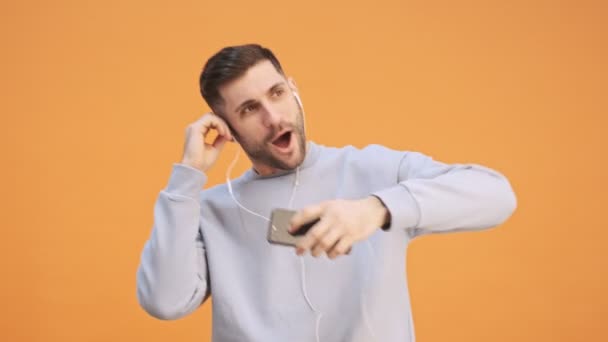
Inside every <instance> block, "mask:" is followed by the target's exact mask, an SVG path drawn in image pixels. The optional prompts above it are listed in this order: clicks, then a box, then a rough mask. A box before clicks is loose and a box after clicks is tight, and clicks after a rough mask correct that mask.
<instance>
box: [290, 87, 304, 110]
mask: <svg viewBox="0 0 608 342" xmlns="http://www.w3.org/2000/svg"><path fill="white" fill-rule="evenodd" d="M292 93H293V96H294V97H295V98H296V101H297V102H298V104H299V105H300V107H304V106H302V100H300V96H299V95H298V93H296V92H295V91H293V92H292Z"/></svg>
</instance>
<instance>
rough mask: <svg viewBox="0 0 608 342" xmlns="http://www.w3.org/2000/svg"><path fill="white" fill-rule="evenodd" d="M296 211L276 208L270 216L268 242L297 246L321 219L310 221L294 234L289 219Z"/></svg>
mask: <svg viewBox="0 0 608 342" xmlns="http://www.w3.org/2000/svg"><path fill="white" fill-rule="evenodd" d="M295 213H296V211H294V210H288V209H280V208H279V209H274V210H273V211H272V214H271V216H270V224H269V227H268V242H270V243H276V244H281V245H288V246H295V245H296V244H297V243H298V241H299V240H300V239H302V238H303V237H304V235H305V234H306V233H307V232H308V231H309V230H310V228H311V227H312V226H314V225H315V224H316V223H317V222H319V219H316V220H314V221H311V222H308V223H306V224H304V225H302V226H301V227H300V229H298V230H297V231H295V232H294V233H293V234H292V233H290V232H289V227H290V226H289V220H291V217H292V216H293V215H294V214H295Z"/></svg>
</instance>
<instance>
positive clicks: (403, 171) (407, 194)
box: [374, 152, 517, 236]
mask: <svg viewBox="0 0 608 342" xmlns="http://www.w3.org/2000/svg"><path fill="white" fill-rule="evenodd" d="M374 195H376V196H377V197H379V198H380V199H381V200H382V202H383V203H384V205H385V206H386V207H387V208H388V210H389V212H390V217H391V222H390V227H389V229H395V228H404V229H408V230H409V231H410V234H411V236H418V235H422V234H428V233H440V232H449V231H461V230H478V229H483V228H489V227H493V226H496V225H498V224H501V223H502V222H504V221H505V220H506V219H507V218H509V216H511V214H512V213H513V211H514V210H515V208H516V206H517V200H516V197H515V194H514V192H513V189H512V188H511V185H510V183H509V181H508V180H507V179H506V178H505V177H504V176H503V175H502V174H500V173H499V172H497V171H495V170H492V169H489V168H487V167H484V166H481V165H477V164H445V163H442V162H438V161H435V160H433V159H432V158H431V157H429V156H426V155H424V154H421V153H418V152H406V154H405V155H404V157H403V158H402V160H401V163H400V165H399V170H398V184H397V185H395V186H394V187H391V188H388V189H384V190H381V191H378V192H376V193H374Z"/></svg>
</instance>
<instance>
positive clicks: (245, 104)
mask: <svg viewBox="0 0 608 342" xmlns="http://www.w3.org/2000/svg"><path fill="white" fill-rule="evenodd" d="M256 102H257V101H256V100H254V99H249V100H246V101H245V102H243V103H241V104H240V105H239V106H238V107H236V109H235V110H234V111H235V112H236V113H238V112H240V111H241V108H243V107H245V106H249V105H250V104H253V103H256Z"/></svg>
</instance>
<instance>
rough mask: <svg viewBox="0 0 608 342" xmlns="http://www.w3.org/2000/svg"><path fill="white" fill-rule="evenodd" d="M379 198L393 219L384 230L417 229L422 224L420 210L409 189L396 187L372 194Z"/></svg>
mask: <svg viewBox="0 0 608 342" xmlns="http://www.w3.org/2000/svg"><path fill="white" fill-rule="evenodd" d="M372 195H373V196H376V197H378V198H379V199H380V200H381V201H382V203H384V206H385V207H386V209H388V212H389V214H390V217H391V221H390V224H389V225H388V227H386V228H384V227H383V229H384V230H389V229H391V228H403V229H408V228H417V227H418V224H419V223H420V208H419V206H418V202H417V201H416V199H415V198H414V196H412V194H411V193H410V191H409V190H408V189H407V187H405V186H403V185H396V186H394V187H391V188H388V189H384V190H380V191H377V192H375V193H373V194H372Z"/></svg>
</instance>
